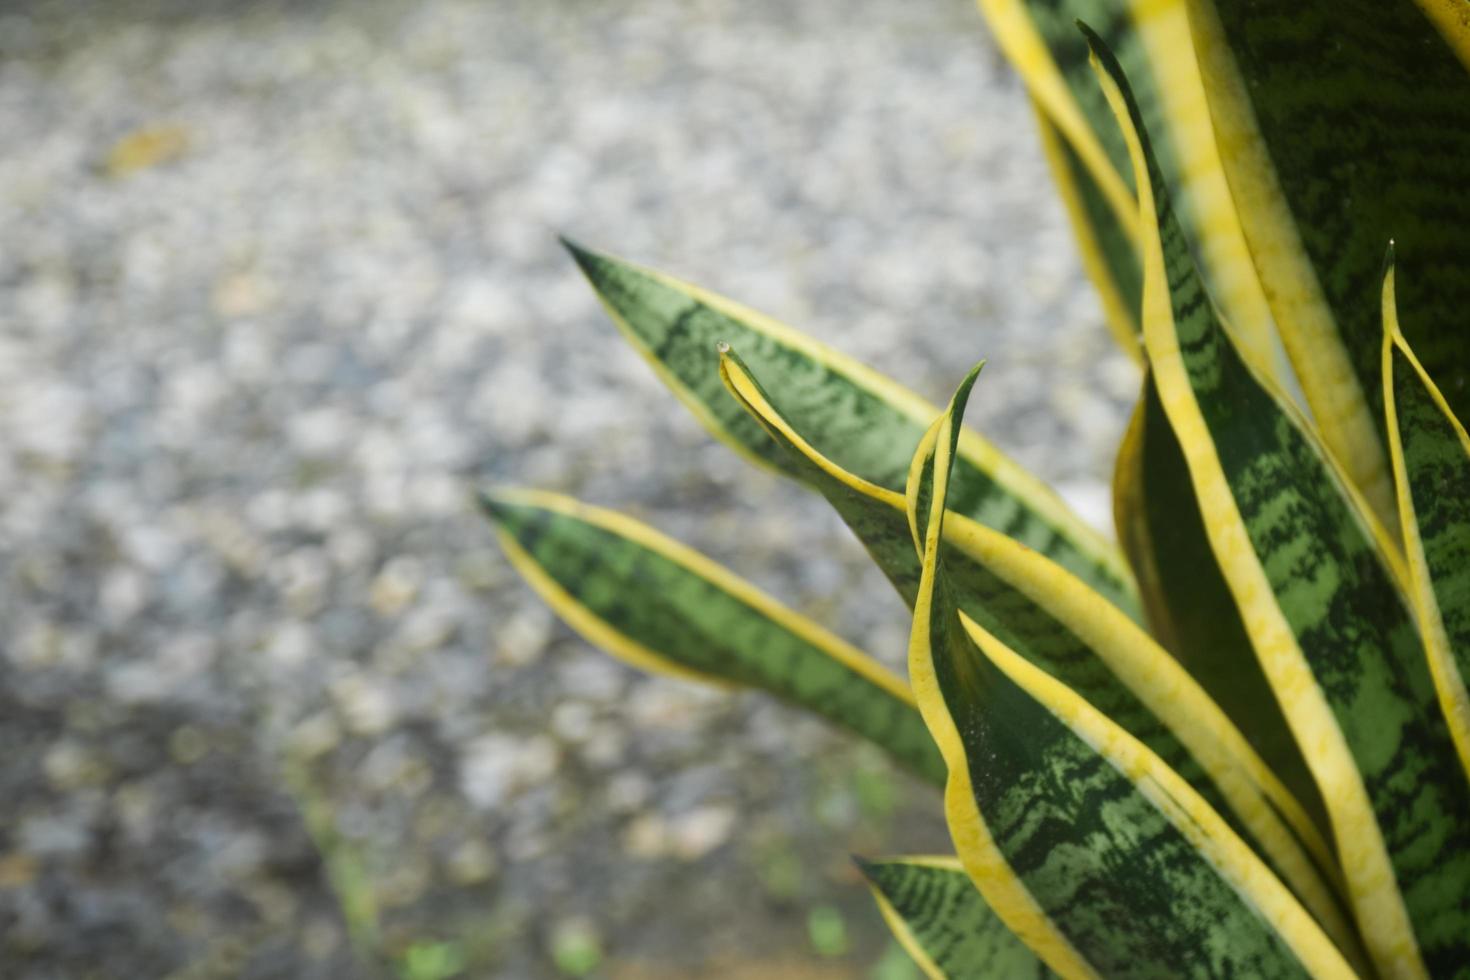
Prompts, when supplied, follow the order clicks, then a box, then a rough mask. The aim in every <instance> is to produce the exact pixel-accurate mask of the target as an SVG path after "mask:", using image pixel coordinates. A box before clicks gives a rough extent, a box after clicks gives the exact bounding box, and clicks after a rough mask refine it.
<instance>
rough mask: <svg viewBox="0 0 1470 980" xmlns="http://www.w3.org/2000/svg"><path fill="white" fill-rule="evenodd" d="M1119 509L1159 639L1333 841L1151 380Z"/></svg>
mask: <svg viewBox="0 0 1470 980" xmlns="http://www.w3.org/2000/svg"><path fill="white" fill-rule="evenodd" d="M1113 510H1114V515H1115V519H1116V523H1117V526H1118V540H1119V541H1120V542H1121V543H1122V545H1123V551H1124V553H1125V554H1126V555H1127V556H1128V561H1129V563H1130V564H1131V565H1132V566H1133V574H1134V576H1135V578H1136V579H1137V580H1138V586H1139V594H1140V595H1141V596H1142V597H1143V604H1144V612H1145V613H1146V614H1147V616H1148V624H1149V629H1150V632H1152V633H1153V635H1154V638H1155V639H1157V640H1158V641H1159V644H1160V645H1161V646H1162V647H1163V648H1164V649H1166V650H1168V651H1169V652H1170V653H1172V654H1173V655H1174V657H1175V659H1177V660H1178V661H1179V662H1180V663H1181V664H1183V665H1184V667H1185V669H1186V670H1188V671H1189V673H1190V676H1192V677H1193V678H1194V679H1195V680H1196V681H1198V682H1199V684H1200V686H1201V687H1203V688H1204V689H1205V691H1206V692H1208V693H1209V695H1210V696H1211V697H1212V698H1214V699H1215V701H1216V702H1217V703H1218V704H1219V705H1220V707H1221V708H1222V709H1224V711H1225V713H1226V714H1227V715H1228V716H1229V717H1230V720H1231V721H1233V722H1235V724H1236V726H1237V727H1238V728H1239V729H1240V730H1241V731H1242V732H1243V733H1244V734H1245V737H1246V738H1247V739H1249V740H1250V743H1251V746H1252V747H1253V748H1254V749H1255V750H1256V751H1257V752H1259V753H1260V754H1261V758H1263V759H1265V760H1266V764H1267V765H1269V766H1270V767H1271V771H1272V772H1274V773H1276V775H1278V776H1280V777H1281V781H1282V782H1283V783H1285V784H1286V786H1287V788H1288V789H1290V790H1291V792H1292V795H1293V796H1295V797H1296V798H1297V799H1298V800H1300V801H1301V802H1302V805H1303V806H1304V807H1306V808H1307V810H1308V812H1309V813H1310V814H1311V816H1312V821H1313V823H1314V825H1315V826H1317V827H1319V828H1321V829H1322V830H1323V831H1324V832H1325V831H1326V829H1327V826H1328V823H1327V814H1326V810H1325V809H1324V807H1323V805H1322V796H1321V794H1320V793H1319V792H1318V791H1317V784H1316V783H1315V782H1314V781H1313V780H1312V774H1311V772H1310V771H1308V769H1307V763H1306V760H1304V759H1303V758H1302V753H1301V750H1300V749H1299V748H1297V744H1296V740H1295V739H1294V738H1292V735H1291V729H1290V727H1289V726H1288V725H1287V723H1286V718H1285V717H1284V716H1283V715H1282V714H1281V707H1280V705H1278V704H1277V703H1276V695H1275V694H1274V693H1273V692H1272V690H1271V685H1270V682H1269V681H1267V680H1266V675H1265V673H1264V672H1263V671H1262V670H1261V665H1260V662H1259V661H1258V660H1256V654H1255V651H1254V650H1253V649H1252V648H1251V641H1250V636H1249V635H1248V634H1247V633H1246V631H1245V624H1244V623H1242V622H1241V620H1240V612H1239V611H1238V610H1237V609H1236V608H1235V597H1234V596H1232V595H1231V594H1230V587H1229V586H1228V585H1227V584H1226V582H1225V578H1224V576H1222V575H1221V574H1220V565H1219V563H1218V562H1216V561H1215V554H1214V552H1213V551H1211V550H1210V539H1209V536H1208V535H1207V534H1206V533H1205V526H1204V522H1203V521H1202V520H1201V518H1200V512H1199V504H1198V503H1196V502H1195V499H1194V487H1193V486H1192V485H1191V484H1190V482H1189V467H1188V465H1187V464H1186V463H1185V461H1184V452H1183V450H1182V449H1181V448H1180V446H1179V440H1178V439H1176V438H1175V437H1174V430H1173V429H1171V428H1170V427H1169V420H1168V418H1167V417H1165V415H1164V406H1163V405H1162V404H1161V403H1160V402H1159V393H1158V389H1157V388H1156V387H1155V386H1154V383H1153V377H1152V376H1151V375H1148V374H1145V376H1144V381H1143V393H1142V394H1141V395H1140V396H1139V399H1138V407H1137V408H1136V409H1134V413H1133V419H1132V421H1131V422H1130V423H1129V426H1128V431H1127V434H1126V435H1125V436H1124V438H1123V445H1122V447H1121V448H1120V449H1119V450H1118V462H1117V470H1116V472H1115V473H1114V477H1113Z"/></svg>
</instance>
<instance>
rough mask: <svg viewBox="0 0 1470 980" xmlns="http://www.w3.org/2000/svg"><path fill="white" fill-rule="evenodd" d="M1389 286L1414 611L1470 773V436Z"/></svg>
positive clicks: (1399, 466)
mask: <svg viewBox="0 0 1470 980" xmlns="http://www.w3.org/2000/svg"><path fill="white" fill-rule="evenodd" d="M1394 293H1395V289H1394V272H1393V255H1392V252H1390V255H1389V264H1388V270H1387V272H1386V273H1385V275H1384V278H1383V404H1384V410H1385V411H1386V412H1387V413H1388V444H1389V449H1390V452H1391V455H1392V458H1393V470H1394V482H1395V485H1396V486H1397V489H1398V499H1399V515H1400V517H1401V519H1402V521H1403V531H1404V548H1405V550H1406V551H1407V552H1408V557H1409V575H1410V579H1411V581H1412V584H1413V598H1414V608H1415V612H1416V613H1417V615H1418V619H1419V630H1420V632H1421V633H1422V634H1423V636H1424V646H1425V648H1426V650H1427V652H1428V654H1429V667H1430V672H1431V674H1433V676H1434V686H1435V688H1436V690H1438V692H1439V703H1440V707H1441V708H1442V709H1443V710H1444V715H1445V720H1446V722H1448V724H1449V728H1450V735H1451V736H1452V737H1453V738H1454V740H1455V748H1456V749H1458V750H1459V753H1460V761H1461V763H1462V764H1463V765H1464V766H1465V769H1466V771H1467V772H1470V695H1467V694H1466V690H1465V677H1466V675H1467V674H1470V436H1467V435H1466V433H1465V427H1464V426H1463V425H1461V424H1460V422H1459V420H1458V419H1456V418H1455V416H1454V413H1453V412H1451V411H1450V407H1449V404H1448V403H1447V402H1446V401H1445V398H1444V395H1443V394H1441V392H1440V390H1439V387H1438V386H1437V385H1435V383H1434V381H1433V380H1431V379H1430V377H1429V373H1428V372H1427V371H1425V370H1424V365H1422V364H1420V363H1419V359H1418V358H1417V357H1415V356H1414V352H1413V351H1412V350H1410V349H1409V344H1408V341H1406V340H1405V339H1404V335H1403V333H1401V332H1400V330H1399V322H1398V310H1397V306H1396V304H1395V301H1394Z"/></svg>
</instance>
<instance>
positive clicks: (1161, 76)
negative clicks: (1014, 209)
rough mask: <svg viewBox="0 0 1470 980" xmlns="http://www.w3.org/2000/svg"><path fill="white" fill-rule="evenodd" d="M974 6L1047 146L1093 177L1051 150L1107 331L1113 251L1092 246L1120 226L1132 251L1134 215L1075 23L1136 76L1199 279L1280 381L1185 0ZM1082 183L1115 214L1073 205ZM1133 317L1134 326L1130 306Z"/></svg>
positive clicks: (1128, 346) (1125, 166)
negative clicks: (1024, 91) (1039, 121)
mask: <svg viewBox="0 0 1470 980" xmlns="http://www.w3.org/2000/svg"><path fill="white" fill-rule="evenodd" d="M979 5H980V9H981V11H982V12H983V13H984V14H985V17H986V20H987V21H988V22H989V24H990V28H991V31H992V33H993V34H994V35H995V38H996V41H997V43H998V44H999V45H1000V47H1001V50H1003V51H1004V52H1005V54H1006V56H1007V57H1008V58H1009V59H1010V60H1011V62H1012V64H1013V65H1015V67H1016V69H1017V71H1019V72H1020V74H1021V77H1022V79H1023V80H1024V81H1025V83H1026V86H1027V88H1028V89H1029V91H1030V94H1031V97H1032V100H1033V101H1034V102H1035V103H1036V105H1037V106H1038V109H1039V111H1040V112H1041V113H1042V114H1043V115H1044V116H1045V117H1046V121H1045V122H1044V123H1043V126H1042V136H1043V145H1046V143H1047V142H1048V141H1049V138H1050V136H1051V134H1052V132H1055V133H1056V134H1057V135H1058V136H1059V137H1060V139H1061V141H1062V142H1063V143H1064V144H1065V145H1066V147H1067V148H1068V150H1069V153H1070V155H1071V156H1072V157H1073V159H1074V160H1075V162H1076V164H1077V165H1078V166H1079V167H1080V168H1081V170H1083V171H1085V172H1086V173H1087V174H1088V175H1089V177H1090V181H1088V182H1086V183H1084V182H1083V181H1081V180H1080V179H1079V178H1078V177H1077V176H1076V175H1075V174H1074V173H1073V172H1071V168H1070V167H1068V166H1063V165H1062V164H1063V163H1064V161H1061V160H1059V159H1058V156H1057V154H1056V153H1055V152H1054V151H1051V150H1050V148H1048V150H1049V155H1050V156H1051V157H1052V164H1053V166H1052V170H1053V173H1054V175H1056V176H1057V178H1058V182H1059V185H1060V188H1061V190H1062V195H1063V200H1064V201H1067V202H1068V205H1069V211H1071V214H1072V218H1073V227H1074V229H1075V230H1076V231H1077V233H1078V239H1079V244H1080V245H1081V251H1082V257H1083V260H1084V266H1085V267H1086V269H1087V271H1088V274H1089V276H1090V277H1091V278H1092V280H1093V282H1094V283H1095V284H1096V285H1097V287H1098V290H1099V292H1100V293H1101V294H1102V296H1103V301H1104V309H1105V310H1107V311H1108V313H1109V324H1110V326H1112V328H1113V331H1114V333H1115V334H1116V333H1118V332H1119V328H1120V324H1121V323H1122V322H1123V321H1122V319H1121V318H1120V317H1119V316H1118V315H1116V314H1115V312H1114V310H1113V306H1114V302H1115V299H1114V295H1113V294H1115V293H1116V292H1117V287H1118V286H1119V285H1120V280H1119V278H1118V276H1117V274H1116V273H1117V266H1118V264H1119V262H1116V261H1115V262H1114V263H1113V264H1112V266H1113V267H1112V268H1110V267H1109V265H1108V264H1106V263H1104V262H1101V261H1099V259H1100V258H1102V257H1106V256H1107V255H1108V253H1106V252H1103V253H1102V254H1101V255H1099V254H1098V250H1097V243H1098V242H1104V243H1106V242H1108V241H1109V240H1110V239H1111V238H1112V231H1113V230H1116V231H1117V232H1119V233H1121V234H1122V236H1123V237H1124V238H1125V239H1126V242H1127V244H1128V246H1129V247H1131V248H1132V249H1134V250H1135V252H1136V250H1137V247H1138V227H1137V223H1138V213H1137V207H1136V203H1135V198H1134V191H1133V169H1132V166H1131V165H1130V164H1129V162H1128V150H1127V146H1126V144H1125V143H1124V140H1123V136H1122V133H1121V131H1120V130H1119V129H1118V124H1117V121H1116V120H1115V119H1114V118H1113V115H1112V112H1111V110H1109V108H1108V105H1107V100H1106V99H1104V98H1103V97H1102V93H1101V92H1099V91H1098V88H1097V85H1096V83H1095V82H1094V81H1093V78H1092V73H1091V71H1090V70H1089V68H1088V52H1087V45H1086V44H1085V43H1084V42H1083V41H1082V39H1081V37H1080V36H1079V35H1078V33H1077V29H1076V22H1077V21H1078V20H1079V19H1081V20H1083V21H1086V22H1087V23H1089V24H1091V25H1093V26H1094V27H1095V28H1096V29H1097V30H1098V32H1099V33H1100V34H1101V35H1102V36H1103V37H1104V38H1106V39H1107V41H1108V43H1109V44H1110V45H1112V46H1113V48H1114V50H1115V51H1117V52H1118V56H1119V58H1120V60H1121V61H1122V62H1123V65H1124V66H1125V67H1126V68H1127V70H1128V72H1129V77H1131V78H1134V79H1135V86H1134V87H1135V90H1136V91H1137V92H1138V96H1139V103H1140V105H1141V106H1142V111H1143V114H1144V119H1145V120H1146V121H1147V122H1148V125H1149V127H1150V130H1151V131H1153V132H1157V133H1159V134H1160V138H1159V140H1158V142H1159V156H1160V160H1161V165H1162V167H1163V169H1164V172H1165V174H1166V175H1167V176H1168V179H1169V182H1170V186H1171V187H1172V188H1173V189H1174V190H1175V192H1176V198H1177V200H1179V202H1180V213H1181V215H1182V219H1183V221H1184V223H1185V226H1186V228H1188V229H1189V230H1190V231H1191V233H1192V238H1193V239H1194V240H1195V241H1197V242H1199V248H1200V258H1201V261H1202V263H1203V266H1204V271H1205V277H1206V281H1207V282H1208V283H1209V285H1210V287H1211V289H1212V291H1213V292H1214V293H1215V295H1216V296H1217V297H1219V301H1220V303H1221V305H1222V306H1223V307H1224V308H1225V309H1226V310H1227V311H1228V313H1229V314H1230V316H1231V318H1232V321H1233V322H1235V323H1238V324H1240V325H1241V326H1240V333H1241V336H1242V339H1243V341H1244V343H1245V344H1246V346H1247V347H1248V349H1249V356H1250V357H1251V358H1252V360H1253V362H1254V363H1255V364H1257V365H1258V367H1259V368H1260V369H1261V370H1264V371H1267V372H1269V373H1271V374H1272V375H1273V376H1278V377H1285V376H1286V372H1287V370H1288V369H1287V367H1286V361H1285V356H1284V354H1283V353H1282V352H1281V350H1280V343H1279V341H1278V339H1277V337H1276V332H1275V328H1274V325H1273V324H1272V322H1271V313H1270V308H1269V306H1268V305H1267V303H1266V299H1265V295H1264V294H1263V293H1262V291H1261V285H1260V281H1259V279H1258V278H1257V276H1256V274H1255V268H1254V266H1253V264H1252V262H1251V257H1250V253H1249V250H1248V249H1247V248H1246V242H1245V236H1244V234H1243V232H1242V230H1241V227H1240V223H1239V220H1238V219H1237V217H1236V214H1235V209H1234V206H1233V204H1232V202H1231V199H1230V190H1229V187H1228V185H1227V184H1226V180H1225V172H1224V168H1223V165H1222V163H1221V160H1220V154H1219V151H1218V150H1217V148H1216V145H1215V136H1214V131H1213V130H1212V128H1211V126H1210V119H1209V113H1208V111H1207V109H1206V106H1205V93H1204V83H1203V80H1202V78H1201V75H1200V67H1199V64H1198V62H1197V61H1196V60H1195V57H1194V50H1193V46H1192V44H1191V42H1190V32H1189V22H1188V17H1187V15H1186V11H1185V4H1184V2H1183V0H1128V2H1124V3H1117V2H1113V0H979ZM1088 184H1090V185H1091V188H1092V189H1095V191H1096V203H1097V204H1099V205H1103V206H1105V207H1106V208H1107V210H1108V211H1109V212H1111V214H1110V216H1109V217H1106V218H1105V217H1103V216H1102V214H1101V212H1100V211H1098V210H1097V209H1096V208H1092V207H1089V208H1086V209H1085V210H1084V209H1082V208H1079V207H1078V206H1076V205H1074V204H1073V203H1072V202H1071V201H1070V200H1069V198H1070V197H1071V196H1072V195H1073V194H1074V193H1076V192H1077V191H1083V192H1085V191H1087V190H1088V189H1089V188H1088ZM1117 258H1118V259H1119V261H1121V257H1120V256H1119V257H1117ZM1134 264H1135V265H1136V264H1137V258H1136V256H1135V259H1134ZM1124 281H1126V280H1124ZM1124 293H1125V294H1126V290H1125V291H1124ZM1134 295H1136V292H1135V294H1134ZM1131 318H1132V319H1133V321H1134V322H1135V323H1136V322H1137V318H1138V307H1137V306H1136V305H1135V306H1134V307H1133V308H1132V309H1131ZM1122 343H1123V347H1124V349H1125V350H1128V351H1129V353H1133V352H1134V351H1135V350H1136V343H1134V342H1132V340H1131V338H1127V339H1124V340H1123V341H1122Z"/></svg>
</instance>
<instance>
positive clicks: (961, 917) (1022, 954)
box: [857, 857, 1056, 980]
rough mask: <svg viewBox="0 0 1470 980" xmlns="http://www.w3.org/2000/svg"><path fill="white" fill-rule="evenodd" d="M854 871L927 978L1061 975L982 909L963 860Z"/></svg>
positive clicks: (1008, 979) (1023, 979)
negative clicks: (870, 889) (862, 879)
mask: <svg viewBox="0 0 1470 980" xmlns="http://www.w3.org/2000/svg"><path fill="white" fill-rule="evenodd" d="M857 865H858V867H859V868H860V869H861V870H862V872H863V874H864V876H866V877H867V879H868V884H869V886H871V887H872V889H873V896H874V898H876V899H877V900H878V909H879V910H880V911H881V912H882V913H883V918H884V920H885V921H886V922H887V923H888V927H889V928H890V929H892V930H893V934H894V936H896V937H897V938H898V941H899V942H900V943H902V944H903V948H904V949H905V950H906V951H907V952H908V954H909V955H910V956H912V957H913V959H914V962H915V963H917V964H919V966H920V968H921V969H923V971H924V973H925V974H926V975H927V976H928V977H929V978H930V980H994V978H1000V977H1003V978H1005V980H1027V978H1032V980H1047V978H1050V977H1055V976H1056V974H1055V973H1053V972H1052V971H1051V970H1050V969H1048V968H1047V966H1046V964H1045V963H1043V962H1041V960H1040V959H1038V958H1037V956H1036V954H1035V953H1033V952H1031V950H1030V949H1028V948H1027V946H1026V944H1025V943H1023V942H1021V940H1019V939H1017V938H1016V936H1015V934H1014V933H1012V932H1011V931H1010V930H1009V929H1007V928H1006V926H1005V923H1004V922H1002V921H1001V920H1000V919H999V918H998V917H997V916H996V914H995V913H994V912H992V911H991V910H990V907H989V906H987V905H986V904H985V899H983V898H981V897H980V893H979V892H978V891H976V890H975V886H974V885H973V884H971V883H970V877H969V875H967V874H965V869H964V867H963V866H962V865H961V864H960V862H959V859H957V858H952V857H932V858H931V857H912V858H890V859H888V860H884V861H861V860H860V861H858V862H857Z"/></svg>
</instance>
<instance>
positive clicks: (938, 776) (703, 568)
mask: <svg viewBox="0 0 1470 980" xmlns="http://www.w3.org/2000/svg"><path fill="white" fill-rule="evenodd" d="M480 499H481V503H482V505H483V507H484V510H485V512H486V513H487V514H488V515H489V517H490V519H491V520H492V521H493V522H494V524H495V529H496V533H497V536H498V538H499V540H500V544H501V547H502V548H504V550H505V553H506V556H507V557H508V558H509V559H510V561H511V563H512V564H513V565H514V566H515V568H516V570H517V571H518V572H520V573H521V575H522V577H523V578H525V579H526V581H527V582H528V583H529V584H530V585H531V587H532V588H534V589H535V590H536V591H537V592H538V593H539V594H540V595H541V597H542V599H544V600H545V601H546V603H547V604H548V605H550V606H551V608H552V609H553V611H555V612H556V613H557V615H559V616H561V617H562V619H564V620H565V621H566V622H567V624H568V625H570V626H571V627H572V628H573V629H575V630H577V632H579V633H581V634H582V636H584V637H585V638H586V639H587V640H588V641H589V642H591V643H593V644H594V645H596V646H599V647H601V648H602V649H604V650H606V651H607V652H608V653H611V654H613V655H614V656H616V657H618V658H620V659H622V660H624V661H626V662H628V663H630V664H632V665H633V666H635V667H638V668H641V669H643V670H648V671H653V672H657V673H664V674H670V675H673V676H676V677H683V678H687V679H691V680H699V681H704V682H706V683H715V684H725V685H738V686H741V687H753V688H758V689H760V690H763V691H767V692H769V693H771V694H774V695H776V696H777V697H779V698H782V699H783V700H785V701H788V702H790V703H792V704H795V705H797V706H799V707H802V708H806V709H807V710H809V711H812V712H815V713H816V714H819V715H821V716H822V717H824V718H826V719H828V720H829V721H832V722H834V723H835V724H837V725H839V726H841V727H843V728H846V729H848V730H849V731H851V732H854V733H856V734H858V735H861V736H862V737H863V738H866V739H868V740H869V741H871V742H873V743H874V744H876V745H878V746H879V747H881V748H883V749H885V750H887V751H888V752H889V753H890V754H891V755H892V756H893V757H894V758H896V759H897V760H898V761H899V762H901V763H903V764H904V765H905V766H907V767H908V768H909V769H911V770H912V771H914V772H915V773H917V774H918V775H920V776H922V777H923V778H924V779H926V780H928V781H930V782H934V783H938V782H941V781H942V780H943V778H944V767H943V763H942V761H941V760H940V758H939V756H938V754H937V752H936V751H935V748H934V744H933V742H931V741H930V739H929V736H928V733H927V732H926V731H925V730H924V725H923V722H922V721H921V720H920V718H919V715H918V712H917V711H916V710H915V708H914V702H913V696H912V695H911V694H910V693H909V690H908V687H907V686H906V685H905V684H904V682H903V681H902V680H901V679H899V678H898V677H896V676H895V675H894V674H893V673H892V672H891V671H889V670H888V669H887V668H885V667H883V666H882V665H881V664H879V663H878V662H877V661H875V660H873V659H872V658H871V657H869V656H868V655H866V654H864V653H862V652H861V651H859V650H858V649H856V648H855V647H853V646H852V645H851V644H849V643H847V642H846V641H844V640H842V639H841V638H839V637H837V636H835V635H833V634H832V633H830V632H828V631H827V630H825V629H823V628H822V627H820V626H818V625H817V624H816V623H813V622H811V621H810V620H808V619H806V618H805V617H803V616H800V615H798V614H797V613H795V612H793V611H792V610H790V609H788V608H786V607H785V606H783V605H781V604H780V603H779V602H777V601H776V600H775V599H772V598H771V597H770V596H768V595H766V594H765V593H763V592H761V591H760V590H758V589H757V588H756V587H755V586H753V585H751V584H750V583H748V582H746V581H744V580H742V579H740V578H739V577H738V576H736V575H734V574H733V573H731V572H729V571H727V570H726V569H724V568H722V567H720V566H719V565H717V564H716V563H714V562H713V561H711V560H710V559H708V558H706V557H705V556H703V555H701V554H699V553H698V552H696V551H693V550H691V549H690V548H687V547H685V546H684V545H681V544H679V543H678V542H676V541H673V540H670V539H669V538H666V537H664V536H663V535H661V534H659V533H658V532H657V531H654V530H653V529H652V528H649V527H647V526H646V525H644V524H640V523H639V522H637V521H634V520H632V519H631V518H628V517H625V516H623V515H621V514H617V513H614V512H612V511H607V510H602V509H600V508H595V507H589V506H587V505H586V504H582V503H579V502H577V501H575V500H571V499H569V498H566V497H562V496H558V495H556V494H549V493H541V492H534V491H523V490H496V491H490V492H486V493H484V494H482V495H481V498H480Z"/></svg>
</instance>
